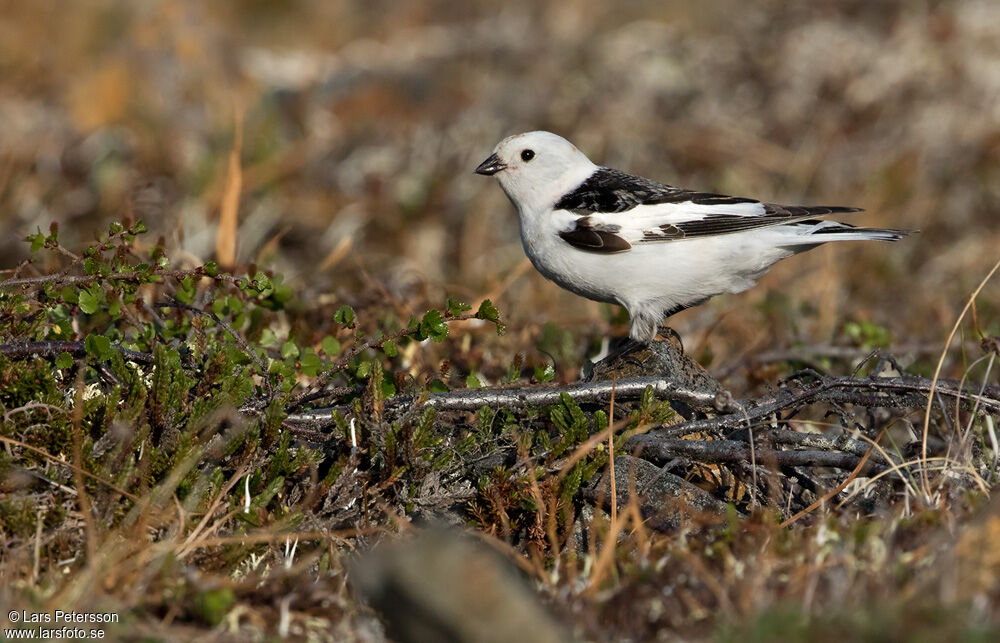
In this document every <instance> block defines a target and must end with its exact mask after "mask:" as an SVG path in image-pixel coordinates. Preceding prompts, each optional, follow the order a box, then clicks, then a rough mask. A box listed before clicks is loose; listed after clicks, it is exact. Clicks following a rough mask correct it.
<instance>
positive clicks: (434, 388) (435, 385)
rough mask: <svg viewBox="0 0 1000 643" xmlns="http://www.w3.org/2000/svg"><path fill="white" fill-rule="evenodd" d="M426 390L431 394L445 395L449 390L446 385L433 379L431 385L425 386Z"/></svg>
mask: <svg viewBox="0 0 1000 643" xmlns="http://www.w3.org/2000/svg"><path fill="white" fill-rule="evenodd" d="M427 390H428V391H430V392H431V393H447V392H448V391H450V390H451V389H450V388H448V385H447V384H445V383H444V382H442V381H441V380H439V379H438V378H436V377H435V378H434V379H433V380H431V383H430V384H428V385H427Z"/></svg>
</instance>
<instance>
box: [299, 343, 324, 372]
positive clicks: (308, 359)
mask: <svg viewBox="0 0 1000 643" xmlns="http://www.w3.org/2000/svg"><path fill="white" fill-rule="evenodd" d="M299 364H301V365H302V372H303V373H304V374H305V375H308V376H310V377H314V376H315V375H316V373H318V372H319V368H320V366H322V362H321V361H320V359H319V355H317V354H316V351H314V350H313V349H311V348H307V349H306V350H305V352H304V353H303V354H302V357H300V358H299Z"/></svg>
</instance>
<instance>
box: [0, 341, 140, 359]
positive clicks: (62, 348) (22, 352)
mask: <svg viewBox="0 0 1000 643" xmlns="http://www.w3.org/2000/svg"><path fill="white" fill-rule="evenodd" d="M111 348H113V349H115V350H117V351H118V352H119V353H121V354H122V357H124V358H125V359H127V360H129V361H132V362H135V363H137V364H152V363H153V356H152V355H150V354H149V353H140V352H139V351H134V350H131V349H128V348H125V347H124V346H122V345H121V344H111ZM62 353H69V354H70V355H72V356H73V357H83V356H85V355H86V354H87V348H86V346H85V345H84V343H83V342H70V341H61V340H59V341H46V342H11V343H9V344H0V355H3V356H4V357H7V358H9V359H28V358H31V357H34V356H36V355H37V356H39V357H57V356H59V355H60V354H62Z"/></svg>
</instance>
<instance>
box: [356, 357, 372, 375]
mask: <svg viewBox="0 0 1000 643" xmlns="http://www.w3.org/2000/svg"><path fill="white" fill-rule="evenodd" d="M371 370H372V363H371V361H369V360H362V361H361V362H360V363H359V364H358V370H357V371H356V373H357V376H358V377H368V373H371Z"/></svg>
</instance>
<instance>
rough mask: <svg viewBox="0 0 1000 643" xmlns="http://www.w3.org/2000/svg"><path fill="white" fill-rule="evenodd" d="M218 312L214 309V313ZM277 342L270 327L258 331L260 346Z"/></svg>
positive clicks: (272, 344)
mask: <svg viewBox="0 0 1000 643" xmlns="http://www.w3.org/2000/svg"><path fill="white" fill-rule="evenodd" d="M216 301H218V300H216ZM213 307H214V306H213ZM219 312H220V311H216V314H219ZM277 342H278V337H277V336H276V335H275V334H274V331H273V330H272V329H270V328H265V329H264V330H263V331H261V333H260V345H261V346H274V345H275V344H276V343H277Z"/></svg>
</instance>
